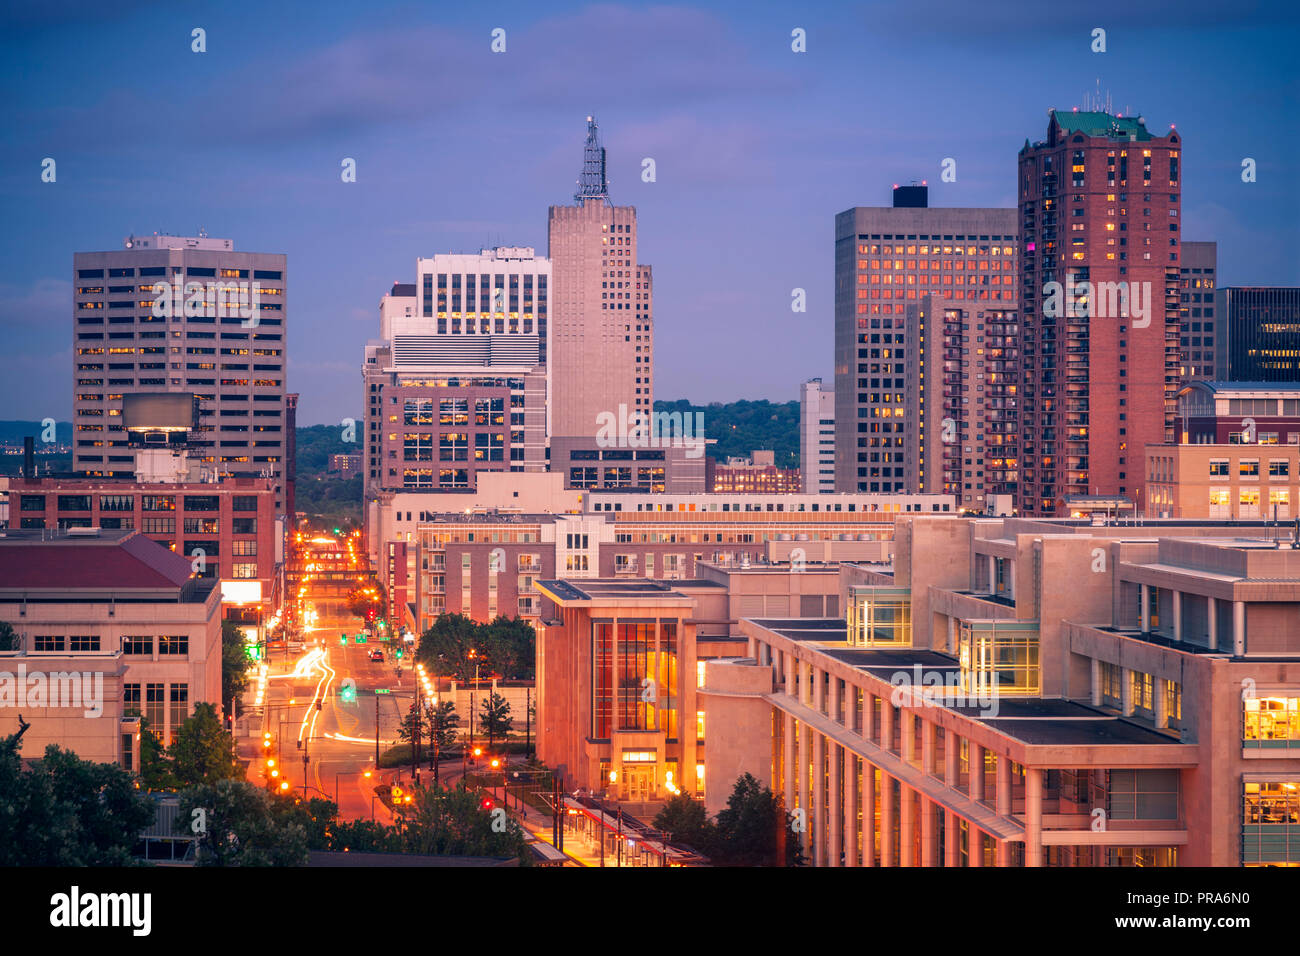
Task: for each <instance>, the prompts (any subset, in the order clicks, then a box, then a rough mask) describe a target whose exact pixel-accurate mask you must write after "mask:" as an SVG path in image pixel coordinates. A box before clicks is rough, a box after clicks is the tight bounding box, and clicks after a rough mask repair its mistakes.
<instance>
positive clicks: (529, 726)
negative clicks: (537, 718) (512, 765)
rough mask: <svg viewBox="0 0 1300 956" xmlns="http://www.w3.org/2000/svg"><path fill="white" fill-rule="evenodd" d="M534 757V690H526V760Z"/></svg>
mask: <svg viewBox="0 0 1300 956" xmlns="http://www.w3.org/2000/svg"><path fill="white" fill-rule="evenodd" d="M532 756H533V689H532V688H531V687H525V688H524V760H529V759H531V757H532Z"/></svg>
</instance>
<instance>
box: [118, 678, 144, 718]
mask: <svg viewBox="0 0 1300 956" xmlns="http://www.w3.org/2000/svg"><path fill="white" fill-rule="evenodd" d="M122 716H123V717H139V716H140V685H139V684H123V685H122Z"/></svg>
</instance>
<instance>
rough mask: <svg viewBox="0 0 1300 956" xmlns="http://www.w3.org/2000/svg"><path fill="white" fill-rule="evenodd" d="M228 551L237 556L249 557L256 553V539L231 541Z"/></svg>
mask: <svg viewBox="0 0 1300 956" xmlns="http://www.w3.org/2000/svg"><path fill="white" fill-rule="evenodd" d="M230 553H231V554H232V555H234V556H235V557H237V558H251V557H255V556H256V555H257V542H256V541H234V542H231V546H230Z"/></svg>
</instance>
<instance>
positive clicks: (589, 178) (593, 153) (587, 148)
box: [573, 116, 610, 206]
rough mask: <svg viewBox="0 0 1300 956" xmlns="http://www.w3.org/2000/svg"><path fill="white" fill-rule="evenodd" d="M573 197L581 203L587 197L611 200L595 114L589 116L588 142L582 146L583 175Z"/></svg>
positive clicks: (606, 201)
mask: <svg viewBox="0 0 1300 956" xmlns="http://www.w3.org/2000/svg"><path fill="white" fill-rule="evenodd" d="M573 198H574V199H576V200H577V201H578V202H579V203H581V202H583V201H584V200H586V199H603V200H604V201H605V205H607V206H608V205H610V202H609V179H608V177H607V176H606V175H605V147H603V146H601V145H600V128H599V127H598V126H597V125H596V118H595V117H594V116H588V117H587V142H586V143H585V144H584V145H583V148H582V176H581V177H580V178H579V179H578V191H577V192H576V193H574V194H573Z"/></svg>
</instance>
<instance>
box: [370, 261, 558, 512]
mask: <svg viewBox="0 0 1300 956" xmlns="http://www.w3.org/2000/svg"><path fill="white" fill-rule="evenodd" d="M550 274H551V267H550V263H549V262H548V261H547V260H546V259H544V258H541V257H539V256H537V255H535V254H534V251H533V249H532V248H530V247H513V246H509V247H507V246H502V247H498V248H495V249H484V250H482V252H480V253H479V254H478V255H440V256H434V257H433V258H429V259H420V260H418V261H417V263H416V275H417V281H416V282H415V283H413V284H402V283H396V284H394V286H393V288H392V289H391V290H390V292H389V293H388V294H387V295H385V296H384V297H383V298H382V300H381V302H380V335H381V336H382V338H381V339H379V340H376V341H372V342H371V343H369V344H368V345H367V346H366V352H365V367H364V370H363V379H364V382H365V401H366V405H365V408H366V420H365V436H364V440H365V450H366V451H365V454H366V462H365V475H366V493H367V497H368V500H369V498H370V497H372V496H373V495H375V494H377V493H379V492H382V491H395V490H399V489H454V490H462V491H470V490H472V489H473V488H474V487H475V483H476V481H477V475H478V473H479V472H482V471H542V470H544V469H545V468H546V456H547V434H548V425H547V421H548V417H549V414H550V411H549V405H550V398H551V395H550V391H551V378H550V375H549V371H548V369H547V365H546V361H547V354H548V349H549V344H548V340H549V335H550V332H549V330H548V325H547V312H548V301H549V295H550V290H549V278H550Z"/></svg>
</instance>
